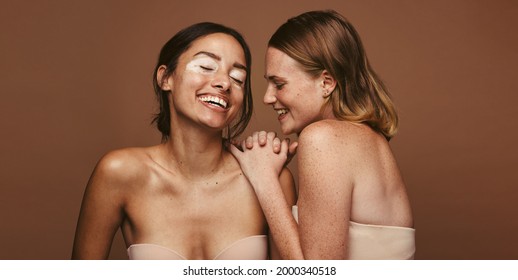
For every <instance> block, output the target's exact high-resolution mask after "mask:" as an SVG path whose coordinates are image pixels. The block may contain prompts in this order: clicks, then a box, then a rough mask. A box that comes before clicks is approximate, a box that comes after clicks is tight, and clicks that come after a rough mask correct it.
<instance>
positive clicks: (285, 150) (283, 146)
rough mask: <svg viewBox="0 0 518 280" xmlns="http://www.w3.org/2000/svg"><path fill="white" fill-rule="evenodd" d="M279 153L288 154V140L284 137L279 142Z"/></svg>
mask: <svg viewBox="0 0 518 280" xmlns="http://www.w3.org/2000/svg"><path fill="white" fill-rule="evenodd" d="M279 154H281V155H283V154H284V155H286V156H287V155H288V141H287V140H286V139H284V140H282V142H281V152H280V153H279Z"/></svg>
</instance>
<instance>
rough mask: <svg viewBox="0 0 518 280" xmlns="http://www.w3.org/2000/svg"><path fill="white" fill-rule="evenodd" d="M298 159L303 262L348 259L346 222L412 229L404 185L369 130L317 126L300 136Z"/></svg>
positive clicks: (330, 123)
mask: <svg viewBox="0 0 518 280" xmlns="http://www.w3.org/2000/svg"><path fill="white" fill-rule="evenodd" d="M298 154H299V157H298V167H299V168H298V169H299V201H298V203H297V204H298V205H299V207H298V209H299V210H298V212H299V230H300V236H301V244H302V248H303V250H304V255H305V256H307V257H309V258H312V259H319V258H334V259H345V258H347V257H348V255H347V250H348V249H347V244H348V233H349V222H350V221H352V222H357V223H362V224H372V225H381V226H399V227H412V225H413V221H412V213H411V209H410V203H409V200H408V197H407V194H406V191H405V185H404V183H403V180H402V178H401V175H400V172H399V169H398V167H397V164H396V161H395V159H394V156H393V155H392V152H391V150H390V147H389V145H388V142H387V141H386V140H385V138H384V137H383V136H382V135H380V134H377V133H375V132H374V131H373V130H372V129H371V128H369V127H368V126H366V125H361V124H353V123H350V122H347V121H339V120H324V121H319V122H315V123H313V124H311V125H309V126H307V127H306V128H305V129H304V130H303V131H302V133H301V134H300V136H299V148H298ZM322 228H326V231H325V232H324V231H322V230H321V229H322ZM317 248H318V249H317Z"/></svg>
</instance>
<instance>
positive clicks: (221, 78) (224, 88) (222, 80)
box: [211, 73, 230, 92]
mask: <svg viewBox="0 0 518 280" xmlns="http://www.w3.org/2000/svg"><path fill="white" fill-rule="evenodd" d="M211 86H212V87H214V88H216V89H218V90H219V91H221V92H229V91H230V78H229V77H228V75H226V74H224V73H216V75H215V76H214V79H213V80H212V82H211Z"/></svg>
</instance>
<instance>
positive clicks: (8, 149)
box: [0, 0, 518, 259]
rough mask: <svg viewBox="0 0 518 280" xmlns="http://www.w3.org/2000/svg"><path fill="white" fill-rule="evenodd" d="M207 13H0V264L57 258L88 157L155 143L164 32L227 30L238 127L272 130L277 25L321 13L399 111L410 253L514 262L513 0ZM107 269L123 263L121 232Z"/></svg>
mask: <svg viewBox="0 0 518 280" xmlns="http://www.w3.org/2000/svg"><path fill="white" fill-rule="evenodd" d="M5 2H7V1H5ZM15 2H16V3H15ZM217 2H220V1H184V2H178V1H171V0H169V1H122V0H121V1H100V0H99V1H67V0H62V1H32V3H29V1H8V3H2V5H1V6H2V8H1V9H0V34H1V35H0V40H1V44H0V91H1V103H0V104H1V105H0V106H1V108H0V125H1V126H0V128H1V133H2V134H1V138H0V146H1V159H0V184H1V188H0V259H67V258H69V257H70V252H71V246H72V241H73V235H74V230H75V224H76V219H77V216H78V212H79V206H80V202H81V198H82V194H83V190H84V187H85V184H86V182H87V180H88V177H89V175H90V173H91V171H92V169H93V167H94V165H95V163H96V161H97V160H98V159H99V158H100V157H101V156H102V155H103V154H104V153H106V152H107V151H109V150H112V149H116V148H120V147H127V146H145V145H153V144H156V143H158V142H159V141H160V137H159V134H158V133H157V132H156V131H155V129H154V128H153V127H151V126H150V125H149V123H150V120H151V115H152V113H153V112H154V110H155V108H156V107H155V103H154V97H153V93H152V85H151V75H152V70H153V66H154V63H155V60H156V57H157V55H158V52H159V49H160V47H161V46H162V44H163V43H165V41H166V40H167V39H169V38H170V37H171V36H172V35H173V34H174V33H175V32H176V31H178V30H179V29H180V28H182V27H185V26H187V25H190V24H192V23H195V22H199V21H215V22H219V23H223V24H226V25H229V26H232V27H235V28H237V29H238V30H240V31H241V32H242V33H243V34H244V35H245V37H246V38H247V40H248V42H249V44H250V46H251V48H252V52H253V58H254V66H253V77H252V78H253V89H254V95H255V101H256V104H257V106H256V111H255V117H254V119H253V120H252V123H251V126H250V129H249V130H248V131H253V130H257V129H265V130H278V124H277V121H276V120H275V118H276V117H275V114H274V112H273V111H272V110H271V108H269V107H266V106H264V105H262V101H261V100H262V95H263V93H264V89H265V82H264V79H263V78H262V75H263V56H264V52H265V44H266V42H267V40H268V38H269V36H270V35H271V34H272V32H273V31H274V30H275V29H276V28H277V27H278V26H279V25H280V24H281V23H283V22H284V21H285V20H286V19H287V18H288V17H291V16H295V15H297V14H299V13H301V12H304V11H308V10H314V9H324V8H333V9H335V10H337V11H339V12H341V13H342V14H344V15H345V16H346V17H348V18H349V19H350V20H351V21H352V22H353V24H354V25H355V26H356V27H357V29H358V31H359V32H360V34H361V35H362V38H363V41H364V44H365V47H366V49H367V53H368V54H369V57H370V60H371V62H372V64H373V66H374V68H375V69H377V71H378V73H379V74H380V75H381V77H382V78H383V79H384V80H385V81H386V83H387V85H388V86H389V88H390V89H391V91H392V95H393V97H394V99H395V102H396V104H397V105H398V106H399V110H400V113H401V129H400V133H399V134H398V135H397V136H396V137H395V138H394V139H393V141H392V142H391V145H392V147H393V149H394V153H395V155H396V158H397V159H398V161H399V164H400V168H401V171H402V173H403V176H404V178H405V181H406V183H407V186H408V191H409V195H410V199H411V202H412V205H413V210H414V215H415V221H416V222H415V226H416V228H417V255H416V257H417V258H418V259H518V244H517V243H518V241H517V232H518V219H516V216H515V215H516V213H517V210H518V206H517V205H518V203H517V201H518V190H517V189H516V187H517V179H518V178H517V177H518V176H517V173H518V171H517V170H516V169H517V167H518V150H517V148H516V146H515V145H516V143H518V133H517V132H516V128H517V125H516V119H517V118H516V113H517V112H518V110H517V109H516V106H517V104H518V83H517V78H518V76H517V72H518V71H517V65H518V38H517V36H516V29H517V27H518V2H516V1H504V0H500V1H493V0H483V1H469V0H466V1H460V0H457V1H443V0H441V1H426V2H425V1H381V0H380V1H360V0H358V1H326V0H320V1H313V0H304V1H293V2H288V1H286V3H284V1H282V4H281V1H278V0H275V1H273V0H268V1H254V2H251V1H243V0H234V1H226V2H223V3H217ZM418 2H419V3H418ZM291 166H292V167H293V164H292V165H291ZM292 170H293V172H294V173H296V169H294V168H293V169H292ZM112 258H125V251H124V245H123V243H122V241H121V238H120V234H118V236H117V238H116V240H115V243H114V246H113V248H112Z"/></svg>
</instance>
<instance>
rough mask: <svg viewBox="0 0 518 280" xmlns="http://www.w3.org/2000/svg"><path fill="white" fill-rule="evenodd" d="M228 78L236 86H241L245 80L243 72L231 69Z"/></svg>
mask: <svg viewBox="0 0 518 280" xmlns="http://www.w3.org/2000/svg"><path fill="white" fill-rule="evenodd" d="M229 76H230V78H231V79H232V80H233V81H234V82H235V83H236V84H238V85H240V86H241V85H243V84H244V81H245V79H246V72H245V71H243V70H237V69H233V70H231V71H230V73H229Z"/></svg>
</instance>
